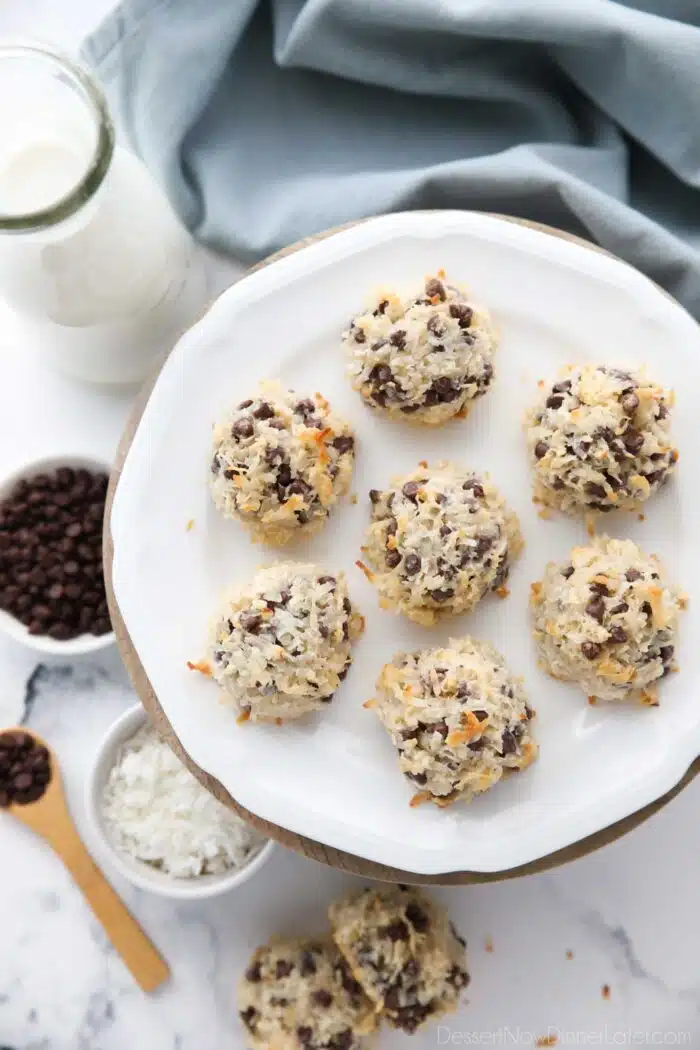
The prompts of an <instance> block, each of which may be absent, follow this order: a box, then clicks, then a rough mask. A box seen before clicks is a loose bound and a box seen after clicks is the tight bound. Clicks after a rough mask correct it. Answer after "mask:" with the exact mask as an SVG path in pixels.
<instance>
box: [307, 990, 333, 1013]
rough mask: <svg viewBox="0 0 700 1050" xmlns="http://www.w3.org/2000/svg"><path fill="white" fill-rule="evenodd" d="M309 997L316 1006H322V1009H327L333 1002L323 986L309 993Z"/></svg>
mask: <svg viewBox="0 0 700 1050" xmlns="http://www.w3.org/2000/svg"><path fill="white" fill-rule="evenodd" d="M311 999H312V1001H313V1002H314V1003H316V1005H317V1006H322V1007H323V1009H324V1010H327V1009H328V1007H329V1006H332V1004H333V996H332V995H331V993H330V992H328V991H326V989H325V988H317V989H316V991H315V992H312V993H311Z"/></svg>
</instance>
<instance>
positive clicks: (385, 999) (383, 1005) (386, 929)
mask: <svg viewBox="0 0 700 1050" xmlns="http://www.w3.org/2000/svg"><path fill="white" fill-rule="evenodd" d="M328 915H329V918H330V922H331V928H332V932H333V939H334V940H335V943H336V944H337V946H338V948H339V949H340V951H341V952H342V954H343V956H344V958H345V960H346V961H347V964H348V966H349V967H350V970H351V971H352V974H353V976H354V977H355V978H356V979H357V982H358V983H359V984H360V985H361V987H362V989H363V991H364V992H365V994H366V995H367V996H368V997H369V999H371V1000H372V1002H373V1003H374V1006H375V1009H376V1010H377V1012H378V1013H379V1014H380V1015H381V1016H382V1017H385V1018H386V1020H387V1021H388V1022H389V1024H390V1025H391V1026H392V1028H398V1029H401V1030H402V1031H404V1032H408V1033H409V1034H411V1033H413V1032H415V1031H416V1030H417V1029H418V1028H420V1027H421V1026H422V1025H423V1024H425V1023H426V1022H432V1021H434V1020H435V1019H436V1018H437V1017H440V1016H441V1015H442V1014H446V1013H451V1012H453V1011H454V1010H456V1009H457V1006H458V1005H459V1000H460V996H461V994H462V992H463V990H464V989H465V988H466V986H467V985H468V984H469V974H468V973H467V968H466V951H465V949H466V944H465V941H464V940H463V939H462V938H461V937H460V935H459V934H458V933H457V930H456V929H455V928H454V926H453V925H452V923H451V922H450V921H449V918H448V916H447V912H446V911H445V909H444V908H443V907H442V906H441V905H440V904H438V903H436V902H435V901H433V900H431V899H430V898H429V897H428V896H427V895H426V894H425V893H423V892H422V891H421V890H419V889H418V888H417V887H409V886H377V887H373V888H368V889H366V890H363V891H362V892H360V893H357V892H354V893H351V894H350V895H349V896H347V897H345V898H343V899H342V900H339V901H335V902H334V903H333V904H331V906H330V908H329V909H328Z"/></svg>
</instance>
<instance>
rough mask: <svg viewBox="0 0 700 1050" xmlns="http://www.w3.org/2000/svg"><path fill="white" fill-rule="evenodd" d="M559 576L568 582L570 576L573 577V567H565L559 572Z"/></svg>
mask: <svg viewBox="0 0 700 1050" xmlns="http://www.w3.org/2000/svg"><path fill="white" fill-rule="evenodd" d="M561 574H562V576H563V577H564V579H565V580H568V579H569V578H570V577H571V576H573V575H574V567H573V565H565V566H564V568H563V569H562V570H561Z"/></svg>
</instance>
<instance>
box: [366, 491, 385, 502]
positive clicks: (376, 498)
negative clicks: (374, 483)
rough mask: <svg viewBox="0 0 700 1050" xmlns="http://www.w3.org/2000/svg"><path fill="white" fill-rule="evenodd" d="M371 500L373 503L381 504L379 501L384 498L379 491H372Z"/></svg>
mask: <svg viewBox="0 0 700 1050" xmlns="http://www.w3.org/2000/svg"><path fill="white" fill-rule="evenodd" d="M369 498H370V502H371V503H379V500H380V499H381V498H382V494H381V492H380V491H379V489H370V490H369Z"/></svg>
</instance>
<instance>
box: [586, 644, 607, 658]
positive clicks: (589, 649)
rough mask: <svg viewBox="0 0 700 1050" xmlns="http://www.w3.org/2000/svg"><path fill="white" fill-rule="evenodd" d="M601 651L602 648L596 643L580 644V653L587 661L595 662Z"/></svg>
mask: <svg viewBox="0 0 700 1050" xmlns="http://www.w3.org/2000/svg"><path fill="white" fill-rule="evenodd" d="M602 651H603V647H602V645H599V644H598V642H581V652H582V653H583V655H584V656H585V657H586V659H587V660H597V659H598V657H599V656H600V654H601V652H602Z"/></svg>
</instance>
